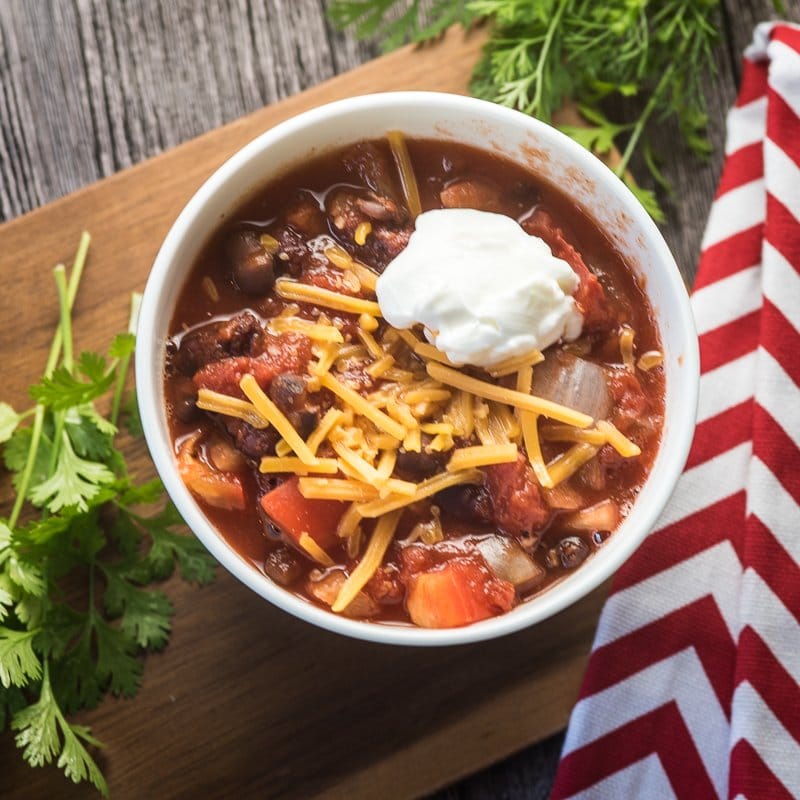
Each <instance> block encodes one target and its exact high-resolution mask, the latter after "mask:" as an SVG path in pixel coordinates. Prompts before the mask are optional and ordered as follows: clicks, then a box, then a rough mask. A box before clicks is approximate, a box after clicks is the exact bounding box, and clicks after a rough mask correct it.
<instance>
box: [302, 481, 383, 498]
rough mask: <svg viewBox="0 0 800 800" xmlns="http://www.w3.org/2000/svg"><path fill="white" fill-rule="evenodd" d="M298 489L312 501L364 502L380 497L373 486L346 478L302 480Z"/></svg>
mask: <svg viewBox="0 0 800 800" xmlns="http://www.w3.org/2000/svg"><path fill="white" fill-rule="evenodd" d="M297 488H298V489H299V491H300V494H302V495H303V497H307V498H309V499H311V500H350V501H355V500H358V501H359V502H364V501H366V500H372V499H373V498H375V497H377V496H378V491H377V489H375V488H374V487H373V486H370V485H369V484H367V483H358V482H357V481H353V480H348V479H346V478H300V480H299V481H298V485H297Z"/></svg>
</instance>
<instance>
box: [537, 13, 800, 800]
mask: <svg viewBox="0 0 800 800" xmlns="http://www.w3.org/2000/svg"><path fill="white" fill-rule="evenodd" d="M726 156H727V159H726V163H725V167H724V170H723V173H722V179H721V181H720V186H719V190H718V192H717V196H716V199H715V201H714V205H713V207H712V210H711V216H710V218H709V222H708V228H707V230H706V233H705V237H704V239H703V245H702V255H701V260H700V267H699V272H698V276H697V282H696V284H695V290H694V294H693V297H692V306H693V309H694V313H695V316H696V320H697V325H698V332H699V334H700V353H701V370H702V377H701V385H700V408H699V415H698V427H697V434H696V436H695V440H694V444H693V446H692V451H691V453H690V455H689V461H688V464H687V468H686V471H685V473H684V474H683V476H682V477H681V479H680V482H679V484H678V488H677V490H676V493H675V496H674V497H673V499H672V501H671V503H670V505H669V506H668V507H667V510H666V512H665V513H664V515H663V516H662V518H661V520H660V522H659V523H658V525H657V527H656V529H655V530H654V531H653V533H652V534H651V535H650V536H649V537H648V538H647V539H646V540H645V542H644V544H643V545H642V547H641V548H640V550H639V551H637V553H636V554H635V555H634V557H633V558H632V559H631V560H630V561H629V562H628V563H627V564H626V565H625V566H624V567H623V569H622V570H620V572H619V573H618V575H617V577H616V579H615V581H614V586H613V589H612V593H611V595H610V597H609V599H608V602H607V604H606V607H605V609H604V610H603V614H602V617H601V619H600V626H599V628H598V631H597V636H596V639H595V642H594V649H593V652H592V655H591V658H590V661H589V667H588V671H587V674H586V677H585V678H584V682H583V687H582V689H581V693H580V697H579V700H578V703H577V705H576V706H575V709H574V711H573V713H572V718H571V720H570V725H569V730H568V732H567V738H566V741H565V744H564V751H563V753H562V758H561V764H560V766H559V771H558V774H557V776H556V782H555V786H554V789H553V794H552V798H554V800H555V799H557V798H567V797H581V798H614V800H617V798H647V800H650V798H662V797H679V798H691V800H703V799H704V798H727V797H730V798H739V797H745V798H791V797H795V798H797V797H800V505H798V504H799V503H800V389H799V388H798V387H799V386H800V27H798V26H792V25H788V24H783V23H778V24H773V23H770V24H764V25H759V26H758V27H757V28H756V31H755V37H754V41H753V44H752V45H751V46H750V47H749V48H748V49H747V51H746V52H745V62H744V74H743V80H742V88H741V91H740V93H739V98H738V100H737V102H736V105H735V107H734V108H733V109H732V110H731V111H730V114H729V116H728V140H727V146H726Z"/></svg>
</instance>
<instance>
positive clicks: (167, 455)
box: [135, 91, 700, 646]
mask: <svg viewBox="0 0 800 800" xmlns="http://www.w3.org/2000/svg"><path fill="white" fill-rule="evenodd" d="M409 105H412V106H414V107H415V108H417V109H420V108H421V109H427V110H430V112H431V113H432V114H435V115H441V114H442V113H443V112H446V111H448V110H454V111H455V112H456V113H464V112H469V113H472V114H473V115H474V116H475V117H477V118H479V119H483V120H487V121H489V122H490V123H494V124H497V125H499V126H512V127H514V128H518V127H519V126H524V127H525V128H526V129H527V131H528V132H529V133H532V134H534V135H535V136H536V137H537V138H538V139H539V140H541V141H543V142H544V143H545V144H546V146H548V147H552V148H557V149H558V150H560V151H561V152H562V154H563V156H564V157H565V158H566V159H568V160H569V161H571V162H573V163H575V164H576V165H577V166H578V168H579V169H580V170H581V172H582V173H584V174H586V173H588V174H589V176H590V177H591V178H592V179H593V180H595V181H597V182H602V184H603V189H604V191H606V192H610V193H611V194H612V195H614V199H615V200H616V201H617V202H618V203H619V205H620V206H621V207H622V208H624V209H625V212H626V213H627V214H628V215H629V217H630V218H631V224H632V226H633V227H634V228H635V229H636V230H637V231H639V232H640V234H643V235H644V241H645V242H646V251H647V253H648V254H649V255H650V256H652V260H653V261H657V262H658V263H659V264H660V265H661V266H662V267H664V268H665V270H666V274H665V275H664V276H663V278H664V279H665V280H666V281H667V284H668V289H669V292H670V294H671V295H673V296H674V297H673V299H675V300H677V306H678V307H679V309H680V313H679V315H678V318H677V319H672V318H671V319H670V326H671V327H677V329H678V330H677V333H678V338H679V339H680V340H681V341H682V342H683V345H684V346H683V349H682V364H681V368H682V370H683V372H682V378H683V379H684V381H683V383H682V385H681V391H680V394H679V395H678V396H677V397H678V400H679V401H680V404H681V408H682V411H683V412H684V414H683V415H682V416H679V417H678V420H679V423H680V424H679V425H677V426H674V427H673V428H671V429H670V432H669V433H670V443H669V450H668V451H666V452H664V449H663V439H662V446H661V447H660V448H659V452H658V454H657V456H656V460H655V461H654V464H653V468H655V465H656V464H658V463H659V461H661V460H665V461H666V464H665V465H664V466H663V467H662V480H663V481H665V484H664V486H663V487H662V488H661V489H660V490H659V493H658V494H657V495H656V497H655V501H654V502H653V498H651V503H650V505H649V506H647V507H646V508H645V509H644V511H643V512H641V513H642V515H643V517H642V518H640V520H639V525H638V528H637V531H638V532H637V531H626V535H625V537H621V539H622V541H617V542H615V549H614V551H613V553H611V554H609V555H608V556H606V557H605V558H604V559H602V560H599V561H598V558H597V557H596V556H595V557H593V558H592V559H590V561H589V562H587V564H585V565H583V566H581V568H580V569H578V570H576V571H575V573H573V574H572V575H570V576H568V577H566V578H565V579H562V580H561V581H559V582H558V583H557V584H556V585H551V586H550V587H548V588H547V589H546V590H544V591H543V592H542V593H541V594H539V595H536V596H534V597H533V598H531V599H529V600H528V601H526V602H524V603H522V604H520V605H519V606H517V607H516V608H515V609H513V610H512V611H510V612H508V613H506V614H502V615H500V616H497V617H492V618H490V619H487V620H483V621H481V622H476V623H473V624H472V625H467V626H464V627H461V628H443V629H425V628H417V627H415V626H413V625H402V624H386V623H375V622H369V621H360V620H353V619H349V618H347V617H343V616H339V615H336V614H333V613H332V612H330V611H328V610H325V609H322V608H320V607H317V606H315V605H313V604H312V603H311V602H309V601H308V600H305V599H303V598H301V597H299V596H296V595H294V594H292V593H291V592H290V591H288V590H286V589H284V588H282V587H280V586H278V585H277V584H275V583H274V582H273V581H271V580H270V579H269V578H268V577H266V576H265V575H263V574H261V573H259V572H258V571H257V570H256V569H255V568H254V566H253V565H252V564H251V563H249V562H248V561H247V560H246V559H245V558H243V557H242V556H240V555H239V554H238V553H237V552H236V551H235V550H234V549H233V548H232V547H231V546H230V545H229V544H228V543H227V542H226V541H225V539H224V538H223V536H222V535H221V534H219V533H217V531H216V529H215V528H214V526H213V525H212V524H211V522H210V521H209V520H208V519H207V518H206V517H205V515H204V514H203V513H202V511H201V509H200V507H199V505H198V504H197V502H196V501H195V500H194V498H193V497H192V495H191V494H190V492H189V491H188V489H187V488H186V487H185V485H184V484H183V481H182V480H181V479H180V476H179V474H178V471H177V467H176V464H175V460H174V456H173V452H172V447H171V444H170V442H169V441H167V440H165V437H163V436H162V435H161V432H160V430H159V422H158V421H159V420H160V419H163V415H164V403H163V383H162V378H163V374H162V373H163V349H164V337H163V336H161V337H159V336H158V335H157V331H158V329H159V324H160V322H161V320H160V319H159V317H158V316H157V314H156V311H157V309H158V298H159V294H160V291H161V287H162V286H163V285H164V284H165V283H166V282H167V280H168V278H169V274H170V271H171V268H172V265H173V263H174V262H175V260H176V257H177V255H178V252H179V250H180V248H181V245H182V243H183V240H184V239H185V238H186V235H187V232H188V229H189V228H190V226H191V224H192V222H193V220H194V219H195V218H196V217H197V216H198V215H199V214H200V213H201V211H203V209H204V208H205V207H206V206H207V205H208V204H209V203H211V202H213V199H214V197H215V195H216V194H217V193H218V192H219V191H220V190H221V189H222V188H223V187H224V186H225V185H226V183H227V182H228V181H229V180H231V179H232V178H234V177H235V176H236V175H237V174H238V173H239V172H240V170H241V169H242V168H243V167H245V166H247V165H248V164H250V163H251V162H253V161H254V160H256V159H258V158H259V157H261V156H262V155H263V153H264V151H265V150H267V149H268V148H270V147H271V146H273V145H274V144H275V143H276V142H278V141H281V140H284V139H287V138H291V137H292V136H294V135H295V134H297V133H299V132H300V131H302V130H306V129H308V128H313V127H315V126H318V125H320V124H324V123H325V121H326V120H329V119H331V118H332V117H336V116H340V115H347V114H352V113H360V112H363V111H365V110H375V109H377V108H380V109H381V110H382V111H384V110H387V109H388V110H395V111H397V110H400V109H402V108H404V107H405V108H408V106H409ZM353 141H357V137H355V138H354V139H353ZM487 149H488V148H487ZM662 333H663V332H662ZM159 339H160V340H159ZM156 353H160V354H161V356H160V358H153V357H152V356H153V354H156ZM699 372H700V369H699V348H698V341H697V333H696V330H695V326H694V319H693V316H692V312H691V308H690V305H689V299H688V294H687V292H686V287H685V284H684V282H683V279H682V278H681V276H680V272H679V270H678V267H677V265H676V263H675V260H674V258H673V256H672V253H671V252H670V250H669V248H668V246H667V244H666V242H665V241H664V238H663V236H662V235H661V233H660V231H659V230H658V228H657V227H656V225H655V223H654V222H653V220H652V219H651V218H650V216H649V215H648V214H647V212H646V211H645V210H644V208H643V207H642V206H641V205H640V203H639V202H638V201H637V200H636V198H635V197H634V195H633V194H632V193H631V191H630V190H629V189H628V187H627V186H625V184H624V183H623V182H622V181H621V180H619V179H618V178H617V176H616V175H615V174H614V173H613V172H612V171H611V170H610V169H609V168H608V167H607V166H606V165H605V164H604V163H603V162H602V161H600V160H599V159H597V158H596V157H595V156H594V155H593V154H591V153H590V152H589V151H587V150H585V149H584V148H583V147H582V146H581V145H579V144H578V143H577V142H575V141H574V140H572V139H570V138H569V137H567V136H566V135H565V134H563V133H561V132H560V131H558V130H557V129H556V128H553V127H551V126H550V125H547V124H546V123H544V122H541V121H540V120H537V119H534V118H532V117H529V116H527V115H525V114H522V113H521V112H518V111H514V110H512V109H509V108H505V107H503V106H499V105H496V104H494V103H491V102H488V101H485V100H479V99H476V98H472V97H466V96H463V95H457V94H449V93H445V92H417V91H407V92H385V93H376V94H369V95H360V96H357V97H351V98H346V99H343V100H337V101H334V102H331V103H327V104H325V105H322V106H318V107H316V108H313V109H310V110H308V111H305V112H302V113H300V114H298V115H296V116H293V117H291V118H289V119H287V120H285V121H283V122H281V123H279V124H277V125H276V126H274V127H272V128H270V129H269V130H267V131H265V132H264V133H262V134H260V135H259V136H258V137H256V138H255V139H253V140H252V141H251V142H249V143H248V144H246V145H245V146H244V147H242V148H241V149H240V150H238V151H237V152H236V153H234V154H233V155H232V156H231V157H230V158H229V159H227V160H226V161H225V162H224V163H223V164H222V165H221V166H220V167H219V168H218V169H217V170H215V172H214V173H213V174H212V175H211V176H210V177H209V178H208V179H207V180H206V181H205V182H204V183H203V184H202V186H201V187H200V188H199V189H198V190H197V191H196V192H195V194H194V195H193V196H192V197H191V199H190V200H189V201H188V203H187V204H186V206H185V207H184V208H183V210H182V211H181V213H180V214H179V216H178V217H177V219H176V220H175V222H174V223H173V225H172V226H171V228H170V230H169V232H168V234H167V236H166V238H165V239H164V242H163V244H162V245H161V247H160V249H159V251H158V254H157V256H156V259H155V261H154V263H153V267H152V270H151V273H150V276H149V278H148V280H147V284H146V287H145V290H144V294H143V298H142V303H141V309H140V316H139V322H138V330H137V347H136V353H135V373H136V390H137V397H138V402H139V410H140V415H141V419H142V427H143V431H144V436H145V440H146V442H147V446H148V449H149V451H150V455H151V457H152V460H153V462H154V464H155V467H156V470H157V472H158V474H159V476H160V477H161V479H162V481H163V483H164V486H165V488H166V490H167V493H168V494H169V496H170V498H171V499H172V500H173V502H174V503H175V505H176V507H177V509H178V511H179V513H180V514H181V516H182V517H183V519H184V520H185V521H186V524H187V525H188V527H189V528H190V529H191V531H192V532H193V533H194V534H195V535H196V536H197V537H198V538H199V539H200V540H201V541H202V543H203V544H204V545H205V547H206V548H207V549H208V550H209V552H210V553H211V554H212V555H213V556H214V558H215V559H216V560H217V561H218V562H219V563H220V564H221V565H222V566H223V567H224V568H225V569H227V570H228V572H230V573H231V574H232V575H234V577H236V578H237V579H238V580H240V581H241V582H242V583H244V584H245V585H246V586H248V587H249V588H250V589H251V590H253V591H255V592H256V593H257V594H259V595H261V596H262V597H264V598H265V599H266V600H269V601H270V602H271V603H272V604H273V605H275V606H277V607H278V608H281V609H282V610H284V611H287V612H289V613H290V614H292V615H293V616H295V617H298V618H300V619H302V620H304V621H306V622H309V623H311V624H313V625H316V626H318V627H320V628H323V629H326V630H328V631H332V632H334V633H339V634H343V635H345V636H349V637H353V638H356V639H362V640H366V641H371V642H376V643H381V644H397V645H406V646H420V645H421V646H446V645H455V644H467V643H472V642H478V641H483V640H486V639H492V638H495V637H499V636H505V635H507V634H510V633H513V632H515V631H519V630H522V629H524V628H527V627H529V626H531V625H534V624H536V623H538V622H541V621H542V620H544V619H547V618H548V617H550V616H552V615H554V614H556V613H558V612H559V611H562V610H563V609H565V608H567V607H568V606H570V605H572V604H574V603H575V602H577V601H578V600H580V599H581V598H582V597H584V596H585V595H587V594H588V593H589V592H591V591H592V590H594V589H595V588H597V587H598V586H600V585H601V584H602V583H603V582H604V581H606V580H607V579H608V578H609V577H610V576H611V575H612V574H613V573H614V572H615V571H616V570H617V569H618V568H619V567H620V566H621V565H622V564H623V563H624V562H625V561H626V560H627V559H628V558H629V557H630V555H631V554H632V553H633V551H634V550H635V549H636V548H637V547H638V546H639V545H640V544H641V543H642V541H643V540H644V539H645V538H646V536H647V535H648V534H649V532H650V531H651V530H652V528H653V525H654V524H655V523H656V520H657V519H658V516H659V515H660V514H661V512H662V510H663V508H664V506H665V505H666V503H667V501H668V500H669V498H670V496H671V494H672V492H673V490H674V488H675V486H676V484H677V481H678V478H679V476H680V474H681V472H682V470H683V467H684V465H685V462H686V459H687V457H688V453H689V448H690V445H691V442H692V438H693V434H694V425H695V423H694V420H695V415H696V409H697V396H698V390H699ZM649 480H650V477H648V481H649ZM623 524H624V523H623ZM615 536H616V534H615ZM598 555H599V554H598ZM587 570H588V572H587Z"/></svg>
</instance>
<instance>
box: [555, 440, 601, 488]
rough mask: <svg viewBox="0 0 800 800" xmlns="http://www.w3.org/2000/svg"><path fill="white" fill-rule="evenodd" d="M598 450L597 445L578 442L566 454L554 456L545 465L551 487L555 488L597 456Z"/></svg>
mask: <svg viewBox="0 0 800 800" xmlns="http://www.w3.org/2000/svg"><path fill="white" fill-rule="evenodd" d="M599 449H600V448H599V447H598V446H597V445H594V444H586V443H585V442H579V443H578V444H576V445H573V446H572V447H570V449H569V450H567V451H566V453H562V454H561V455H559V456H556V457H555V458H554V459H553V460H552V461H551V462H550V463H549V464H548V465H547V472H548V474H549V475H550V479H551V480H552V481H553V485H554V486H556V485H558V484H559V483H561V481H565V480H566V479H567V478H569V477H571V476H572V475H574V474H575V473H576V472H577V471H578V470H579V469H580V468H581V467H582V466H583V465H584V464H585V463H586V462H587V461H590V460H591V459H592V458H594V457H595V456H596V455H597V452H598V450H599Z"/></svg>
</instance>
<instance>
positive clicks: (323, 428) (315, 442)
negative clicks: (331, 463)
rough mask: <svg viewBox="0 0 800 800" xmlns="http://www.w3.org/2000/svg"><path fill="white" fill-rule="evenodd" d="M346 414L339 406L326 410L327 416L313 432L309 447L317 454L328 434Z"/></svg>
mask: <svg viewBox="0 0 800 800" xmlns="http://www.w3.org/2000/svg"><path fill="white" fill-rule="evenodd" d="M343 416H344V414H343V413H342V412H341V411H339V409H338V408H329V409H328V410H327V411H326V412H325V416H324V417H323V418H322V419H321V420H320V421H319V424H318V425H317V427H316V428H314V430H313V431H312V432H311V434H310V435H309V437H308V439H306V445H308V449H309V450H310V451H311V452H312V453H313V454H314V455H316V454H317V450H318V449H319V446H320V445H321V444H322V443H323V442H324V441H325V439H326V438H327V436H328V434H329V433H330V432H331V431H332V430H333V429H334V428H335V427H336V425H338V424H339V422H340V421H341V419H342V417H343Z"/></svg>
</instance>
